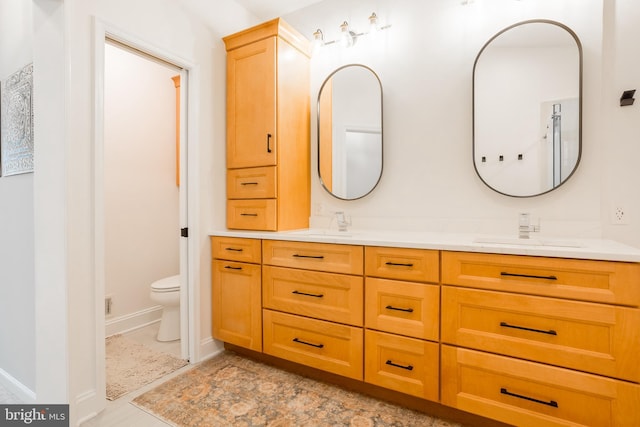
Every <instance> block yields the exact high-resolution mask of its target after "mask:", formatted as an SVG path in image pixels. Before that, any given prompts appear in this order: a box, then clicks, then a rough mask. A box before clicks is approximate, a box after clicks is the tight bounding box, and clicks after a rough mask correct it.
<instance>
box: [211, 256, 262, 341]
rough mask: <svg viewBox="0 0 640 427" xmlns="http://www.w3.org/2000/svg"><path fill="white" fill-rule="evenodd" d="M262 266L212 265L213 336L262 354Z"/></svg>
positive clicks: (230, 263)
mask: <svg viewBox="0 0 640 427" xmlns="http://www.w3.org/2000/svg"><path fill="white" fill-rule="evenodd" d="M260 275H261V270H260V266H259V265H256V264H249V263H243V262H235V261H226V260H214V261H213V262H212V264H211V306H212V307H213V310H212V318H211V326H212V335H213V337H214V338H216V339H219V340H220V341H224V342H228V343H231V344H235V345H239V346H241V347H246V348H249V349H251V350H255V351H262V335H261V333H262V313H261V309H260V302H261V301H260V295H261V286H260Z"/></svg>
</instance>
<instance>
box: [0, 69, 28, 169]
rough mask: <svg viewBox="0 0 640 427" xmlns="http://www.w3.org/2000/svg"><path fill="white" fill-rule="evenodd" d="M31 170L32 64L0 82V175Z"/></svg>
mask: <svg viewBox="0 0 640 427" xmlns="http://www.w3.org/2000/svg"><path fill="white" fill-rule="evenodd" d="M29 172H33V63H31V64H29V65H27V66H25V67H24V68H22V69H21V70H19V71H17V72H16V73H14V74H12V75H10V76H9V77H8V78H7V79H6V80H4V81H3V82H2V84H1V85H0V174H1V175H2V176H10V175H17V174H21V173H29Z"/></svg>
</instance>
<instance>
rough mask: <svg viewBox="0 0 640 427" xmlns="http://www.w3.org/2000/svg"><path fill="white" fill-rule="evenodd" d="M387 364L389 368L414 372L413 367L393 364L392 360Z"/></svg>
mask: <svg viewBox="0 0 640 427" xmlns="http://www.w3.org/2000/svg"><path fill="white" fill-rule="evenodd" d="M385 364H387V365H389V366H395V367H396V368H400V369H406V370H407V371H413V366H412V365H399V364H397V363H393V362H392V361H391V360H387V361H386V362H385Z"/></svg>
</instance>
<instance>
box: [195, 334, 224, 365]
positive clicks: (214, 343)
mask: <svg viewBox="0 0 640 427" xmlns="http://www.w3.org/2000/svg"><path fill="white" fill-rule="evenodd" d="M223 351H224V343H223V342H221V341H218V340H214V339H213V338H212V337H209V338H205V339H203V340H201V341H200V360H198V362H202V361H205V360H207V359H211V358H212V357H215V356H217V355H218V354H220V353H222V352H223Z"/></svg>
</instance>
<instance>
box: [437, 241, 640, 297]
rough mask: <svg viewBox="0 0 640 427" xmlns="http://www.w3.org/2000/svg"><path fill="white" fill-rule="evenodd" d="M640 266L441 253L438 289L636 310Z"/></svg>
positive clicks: (527, 257)
mask: <svg viewBox="0 0 640 427" xmlns="http://www.w3.org/2000/svg"><path fill="white" fill-rule="evenodd" d="M639 282H640V263H628V262H611V261H592V260H577V259H563V258H546V257H531V256H518V255H496V254H479V253H467V252H442V283H443V284H450V285H461V286H468V287H473V288H484V289H494V290H501V291H510V292H519V293H527V294H535V295H545V296H554V297H560V298H569V299H577V300H584V301H594V302H605V303H611V304H619V305H629V306H635V307H637V306H638V305H639V304H640V286H638V285H637V284H638V283H639Z"/></svg>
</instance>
